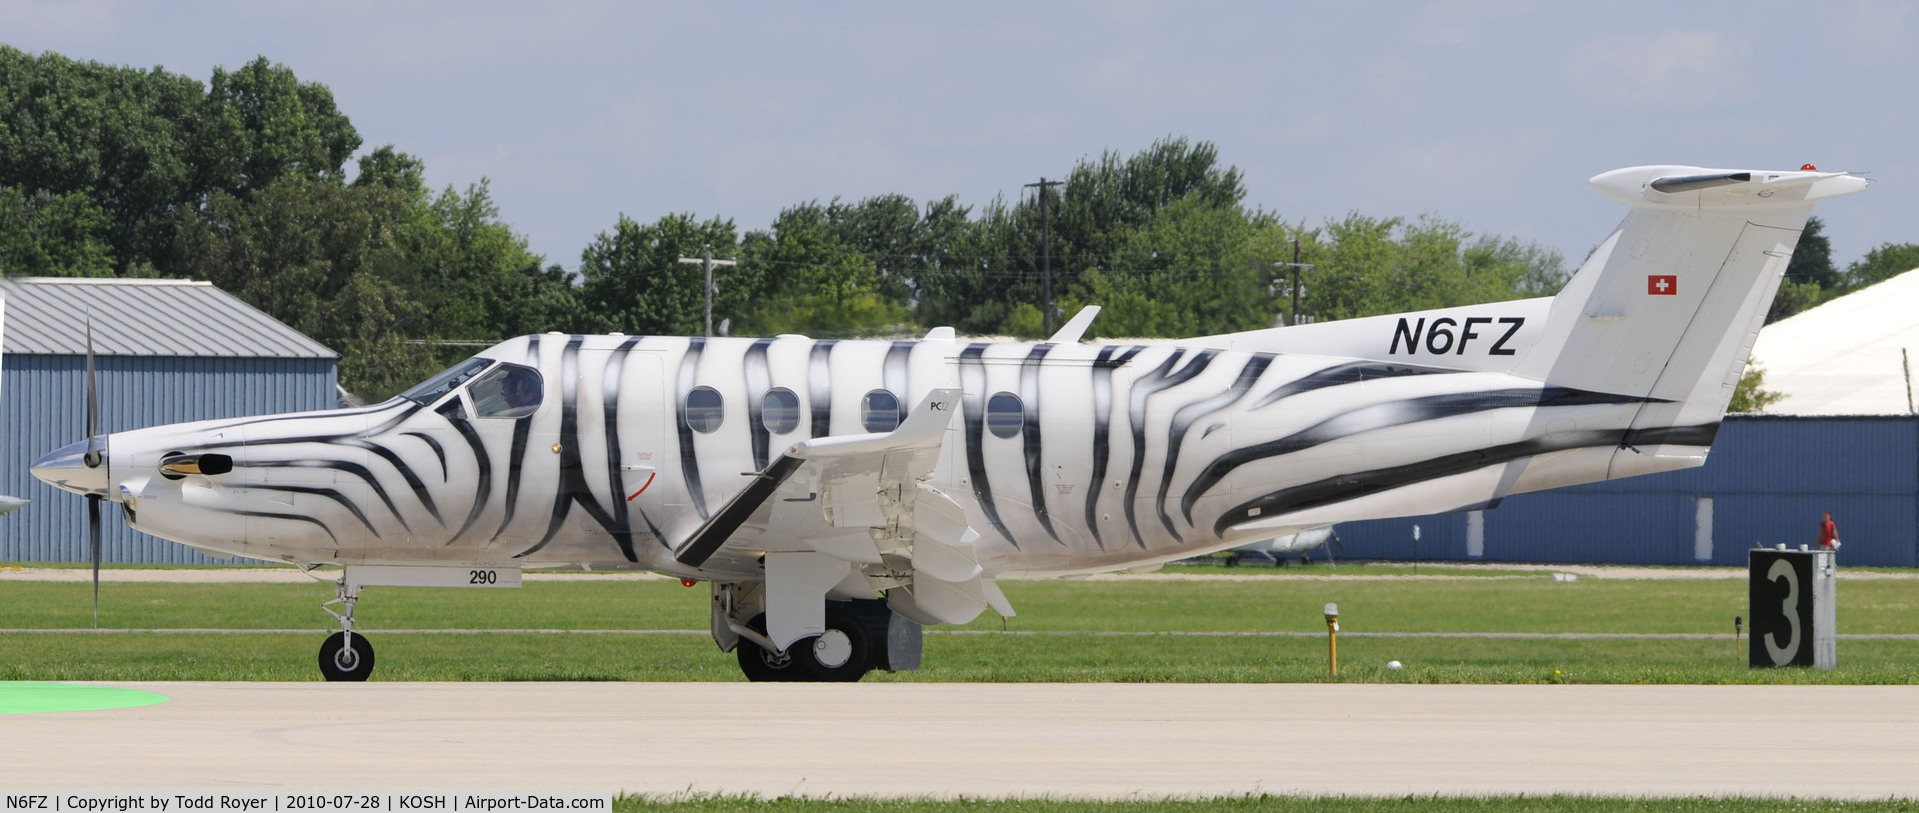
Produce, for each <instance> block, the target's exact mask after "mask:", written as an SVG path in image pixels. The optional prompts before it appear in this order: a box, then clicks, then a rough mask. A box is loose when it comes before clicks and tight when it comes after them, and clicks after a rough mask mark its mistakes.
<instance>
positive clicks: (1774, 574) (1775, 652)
mask: <svg viewBox="0 0 1919 813" xmlns="http://www.w3.org/2000/svg"><path fill="white" fill-rule="evenodd" d="M1781 580H1783V581H1785V583H1786V598H1785V600H1784V601H1781V602H1780V605H1779V609H1780V610H1781V611H1782V612H1784V613H1785V614H1786V625H1787V627H1789V628H1790V630H1791V635H1790V636H1789V637H1787V639H1786V645H1785V646H1776V645H1774V644H1773V642H1772V641H1773V638H1774V637H1776V636H1778V634H1779V633H1777V632H1774V633H1771V634H1768V635H1767V636H1766V654H1767V655H1769V656H1771V657H1772V662H1773V664H1774V665H1776V666H1784V665H1786V664H1788V663H1791V662H1792V657H1793V655H1796V654H1798V652H1799V572H1798V571H1796V570H1793V567H1792V563H1791V562H1788V561H1786V560H1784V559H1774V560H1773V561H1772V567H1769V568H1767V569H1766V581H1769V582H1776V581H1781Z"/></svg>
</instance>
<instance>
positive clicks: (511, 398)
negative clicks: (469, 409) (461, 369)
mask: <svg viewBox="0 0 1919 813" xmlns="http://www.w3.org/2000/svg"><path fill="white" fill-rule="evenodd" d="M544 389H545V388H544V387H543V386H542V384H541V381H540V373H539V371H538V370H535V369H533V368H531V367H522V366H520V365H518V364H502V365H500V366H498V367H495V368H493V369H492V370H489V371H487V373H486V375H483V376H480V377H479V378H476V379H473V383H472V384H471V385H469V386H468V387H467V396H468V397H470V398H472V399H473V414H474V415H475V416H478V417H481V418H524V417H526V416H528V415H531V414H533V413H534V411H535V410H538V409H539V408H540V399H541V397H542V395H543V390H544Z"/></svg>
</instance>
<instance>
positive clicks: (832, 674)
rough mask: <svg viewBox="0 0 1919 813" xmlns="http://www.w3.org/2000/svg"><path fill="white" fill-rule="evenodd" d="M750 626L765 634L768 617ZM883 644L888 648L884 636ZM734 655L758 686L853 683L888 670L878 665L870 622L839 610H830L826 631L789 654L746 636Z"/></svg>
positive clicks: (790, 649) (755, 619)
mask: <svg viewBox="0 0 1919 813" xmlns="http://www.w3.org/2000/svg"><path fill="white" fill-rule="evenodd" d="M848 603H850V602H848ZM747 627H748V628H750V629H752V630H753V631H754V632H757V633H760V634H761V635H765V634H766V615H765V614H761V615H757V616H754V617H753V620H752V621H751V622H748V623H747ZM881 641H882V646H884V633H882V635H881ZM881 651H882V652H883V651H884V650H883V649H882V650H881ZM733 654H735V655H737V656H738V657H739V660H740V672H742V673H743V674H745V675H746V679H747V680H750V681H753V682H755V683H767V682H774V681H810V682H818V683H852V682H854V681H857V680H859V679H860V678H862V677H865V676H866V673H867V672H868V671H869V670H871V669H874V668H876V667H877V668H885V667H886V664H884V663H879V664H875V663H874V658H873V654H874V644H873V634H872V631H871V630H869V629H867V626H866V622H864V621H862V620H861V619H860V617H859V616H857V615H854V614H853V612H852V611H850V610H846V609H841V608H838V607H834V608H831V609H828V610H827V611H826V631H825V632H822V633H820V634H819V635H815V636H813V637H811V638H803V639H801V640H799V641H798V642H796V643H794V644H793V645H792V646H789V647H787V648H786V651H785V652H775V651H772V650H769V649H767V648H766V647H764V646H761V645H760V644H757V643H754V642H753V641H751V640H748V639H746V638H744V637H742V638H741V639H740V642H739V644H738V645H737V646H736V647H734V649H733Z"/></svg>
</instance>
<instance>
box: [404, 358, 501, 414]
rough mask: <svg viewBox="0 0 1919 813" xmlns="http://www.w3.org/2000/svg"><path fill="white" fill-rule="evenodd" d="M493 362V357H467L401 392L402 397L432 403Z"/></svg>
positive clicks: (425, 403)
mask: <svg viewBox="0 0 1919 813" xmlns="http://www.w3.org/2000/svg"><path fill="white" fill-rule="evenodd" d="M492 363H493V360H492V359H479V358H474V359H467V360H466V361H462V362H460V363H459V364H455V365H453V366H451V367H448V368H446V369H445V370H442V371H441V372H440V374H439V375H436V376H434V377H432V378H429V379H427V380H425V381H422V382H420V383H418V384H415V385H413V388H412V389H409V390H407V391H406V392H403V393H400V397H402V398H409V399H412V400H414V401H418V402H419V403H420V404H422V405H427V404H431V403H433V402H434V401H438V400H440V398H441V397H442V396H445V395H446V394H447V393H449V392H452V391H453V388H454V387H458V386H460V385H461V384H463V383H465V382H466V380H467V379H469V378H472V377H474V376H476V375H479V373H480V371H481V370H484V369H486V367H487V365H489V364H492Z"/></svg>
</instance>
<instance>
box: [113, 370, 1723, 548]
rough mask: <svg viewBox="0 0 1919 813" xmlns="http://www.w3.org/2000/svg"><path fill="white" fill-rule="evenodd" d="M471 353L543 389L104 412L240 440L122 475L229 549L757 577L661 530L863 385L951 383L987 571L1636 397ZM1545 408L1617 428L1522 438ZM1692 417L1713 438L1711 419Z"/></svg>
mask: <svg viewBox="0 0 1919 813" xmlns="http://www.w3.org/2000/svg"><path fill="white" fill-rule="evenodd" d="M479 358H482V359H488V360H493V361H494V362H495V363H518V364H526V365H528V366H532V367H536V368H537V369H538V370H539V371H540V372H541V373H542V379H543V381H544V387H545V393H544V398H543V399H542V403H541V406H540V407H539V409H538V410H537V411H536V412H534V413H533V414H532V415H530V416H526V417H521V418H484V417H476V416H474V415H473V414H472V412H471V410H472V404H471V399H470V398H468V397H467V394H466V393H465V392H464V391H463V390H456V391H454V392H449V393H446V394H444V395H443V396H442V397H441V399H440V400H436V401H432V402H428V403H419V402H416V401H413V400H409V399H407V398H396V399H394V400H392V401H389V402H387V403H385V404H381V405H378V406H374V407H368V408H364V409H356V410H344V411H338V412H326V413H316V414H308V415H294V416H280V417H272V418H261V419H252V420H239V421H211V422H205V423H198V424H186V425H179V426H171V427H164V428H161V429H154V430H143V431H136V432H122V433H116V434H114V435H113V436H111V438H110V439H109V441H108V444H107V448H108V452H109V455H110V457H111V459H112V466H113V467H114V469H116V470H130V471H143V472H156V471H157V469H158V466H159V464H160V461H161V459H162V458H164V457H166V456H168V455H172V454H180V453H188V452H191V453H201V454H204V453H209V452H222V453H226V454H229V455H230V456H232V458H233V467H234V468H233V473H232V474H225V475H215V476H205V475H188V476H184V477H180V478H178V479H169V478H166V477H164V476H161V475H159V474H157V473H156V474H151V475H141V476H138V477H135V478H130V479H127V480H123V481H122V484H121V490H122V495H121V496H122V499H123V502H125V504H126V506H127V508H128V511H127V518H128V521H129V522H131V523H132V524H133V525H134V526H135V527H137V528H139V529H140V530H143V531H146V532H148V533H152V534H155V535H158V536H162V537H166V538H169V539H176V540H179V541H182V542H185V543H188V544H191V545H194V546H195V547H198V548H202V549H205V550H209V551H213V552H218V553H222V554H236V555H241V556H249V557H254V558H261V559H274V560H285V561H293V562H300V563H312V562H365V561H388V562H391V561H405V562H420V563H425V562H449V563H488V564H500V565H510V564H514V563H524V564H525V565H529V566H532V565H551V564H589V565H592V566H594V567H597V568H605V567H621V566H627V567H632V566H639V567H645V568H649V569H656V570H663V571H667V572H673V573H680V574H681V575H687V576H703V577H708V576H726V577H744V576H748V575H751V571H752V570H754V569H755V568H754V567H753V566H752V565H751V560H752V558H753V557H754V556H757V553H758V551H741V552H736V553H737V555H728V553H735V552H723V553H722V555H720V556H717V557H715V558H714V559H713V560H710V561H709V563H708V565H707V569H706V572H705V573H703V574H702V573H693V572H687V571H686V569H685V568H684V567H683V566H680V565H679V564H678V563H677V562H675V561H674V560H673V557H672V554H673V553H674V552H675V550H676V549H677V548H678V547H679V546H680V545H681V544H683V543H684V542H685V541H686V540H687V538H688V537H690V536H691V534H692V533H693V531H694V530H695V529H697V528H698V527H699V526H700V524H701V523H702V522H704V521H705V520H706V519H707V518H708V517H710V516H711V515H712V514H713V513H714V512H715V511H717V510H718V509H719V508H720V506H721V505H723V504H724V502H725V501H726V500H727V499H728V498H730V497H731V496H732V495H734V494H736V493H738V491H739V490H740V489H741V488H742V487H744V486H745V484H746V483H747V482H748V481H749V480H750V479H751V476H752V475H753V474H755V473H757V472H759V471H760V470H762V469H764V468H766V466H767V464H768V462H769V455H770V454H772V452H771V451H769V450H773V449H777V448H779V447H781V446H783V445H786V444H790V443H792V442H793V441H796V440H802V439H806V438H809V437H815V436H834V435H849V434H861V433H865V432H866V431H867V427H866V426H864V425H863V422H862V417H863V416H862V409H861V406H862V401H863V400H865V398H866V396H867V394H868V393H871V392H873V391H875V390H880V391H885V392H888V393H889V394H891V395H893V396H894V398H896V399H897V401H898V403H900V404H912V403H915V402H917V401H918V400H919V399H921V398H922V397H923V396H924V395H925V394H926V392H927V391H929V390H931V389H933V388H935V387H952V386H958V387H960V388H961V390H962V392H963V393H964V394H963V396H962V404H963V407H962V411H961V415H960V417H959V418H958V419H957V420H955V421H953V424H952V426H950V427H949V429H948V433H947V440H946V442H945V443H944V444H943V446H942V454H941V459H940V464H939V466H938V468H937V469H936V471H935V474H934V476H933V478H932V479H931V481H930V482H931V484H932V485H934V486H935V487H937V488H939V489H940V490H941V491H943V492H945V493H947V494H949V495H956V496H958V497H959V498H960V502H961V503H962V504H963V505H964V507H965V508H966V509H967V515H968V519H969V524H970V525H972V526H973V527H974V528H975V529H977V530H978V531H979V532H980V534H981V539H980V541H979V542H978V543H977V547H978V549H979V558H980V561H981V564H982V566H983V567H984V568H985V569H986V571H987V573H988V574H997V573H1002V572H1007V571H1033V570H1037V571H1059V572H1069V571H1080V570H1100V569H1111V568H1117V567H1126V566H1131V565H1137V564H1139V563H1142V562H1148V561H1156V560H1164V559H1167V558H1169V557H1179V556H1189V555H1192V554H1193V553H1195V552H1201V551H1209V550H1216V549H1219V548H1222V547H1228V546H1231V545H1233V544H1238V543H1241V542H1245V541H1248V540H1252V539H1258V538H1264V537H1267V536H1272V535H1274V534H1275V533H1276V532H1278V530H1283V529H1285V528H1289V527H1293V528H1296V527H1311V526H1313V525H1318V524H1324V523H1323V521H1322V518H1321V517H1320V516H1319V515H1318V513H1316V512H1315V509H1324V508H1327V507H1329V506H1337V505H1340V504H1344V503H1348V502H1351V501H1352V500H1355V499H1357V498H1361V497H1366V496H1369V495H1374V494H1379V493H1381V492H1383V491H1387V490H1393V489H1398V488H1402V487H1405V486H1408V485H1412V484H1415V483H1424V482H1428V481H1435V482H1441V483H1444V482H1446V481H1447V480H1453V479H1456V480H1460V481H1461V482H1460V483H1459V484H1458V485H1456V486H1453V487H1443V488H1439V489H1429V490H1432V491H1433V493H1434V495H1433V496H1432V497H1430V498H1424V499H1421V498H1414V499H1413V500H1411V501H1410V502H1405V503H1402V504H1403V505H1404V509H1405V510H1411V511H1413V512H1421V511H1425V510H1447V509H1453V508H1461V507H1466V506H1470V505H1477V504H1480V503H1484V502H1486V501H1488V500H1491V499H1493V498H1495V497H1496V496H1497V495H1496V494H1495V493H1494V491H1493V485H1492V484H1491V483H1493V482H1496V481H1486V482H1481V481H1485V478H1484V477H1483V476H1481V477H1475V476H1474V475H1483V474H1484V473H1485V472H1487V471H1489V470H1498V471H1503V470H1504V468H1505V466H1506V464H1508V463H1510V462H1512V461H1515V460H1519V459H1522V458H1524V457H1527V456H1530V455H1534V454H1540V453H1546V452H1554V451H1560V450H1568V449H1570V450H1578V449H1599V450H1602V451H1603V452H1604V453H1605V454H1606V456H1608V457H1609V456H1610V454H1611V452H1612V451H1613V449H1614V448H1615V447H1616V446H1617V444H1618V440H1619V436H1620V433H1621V431H1623V427H1624V426H1625V425H1626V424H1627V423H1629V422H1630V420H1631V418H1632V416H1633V414H1634V413H1635V411H1636V409H1637V406H1638V404H1639V403H1640V400H1639V399H1632V398H1625V397H1619V396H1607V395H1600V394H1595V393H1584V392H1578V391H1571V390H1565V389H1563V388H1553V387H1542V386H1540V384H1539V383H1538V382H1534V381H1526V380H1523V379H1518V378H1515V377H1512V376H1509V375H1503V374H1496V373H1474V372H1454V371H1447V370H1441V369H1436V368H1430V367H1423V366H1416V365H1407V364H1394V363H1374V362H1355V361H1350V360H1334V359H1325V358H1318V357H1310V356H1292V355H1277V354H1270V353H1248V352H1243V351H1221V350H1210V349H1195V348H1189V347H1180V346H1175V345H1126V346H1092V345H1077V344H1074V345H1052V344H979V343H972V344H964V343H953V342H857V341H841V342H834V341H815V340H811V339H806V338H802V337H797V336H793V337H783V338H778V339H686V338H659V337H647V338H640V337H620V336H560V335H546V336H528V337H522V338H519V339H514V340H511V341H508V342H505V343H503V344H501V345H499V346H496V347H494V348H492V349H490V350H488V351H487V352H486V353H484V354H482V355H481V356H480V357H479ZM665 371H674V373H670V374H662V373H664V372H665ZM698 387H707V388H711V389H713V390H715V391H717V392H719V393H720V394H721V398H722V401H723V404H724V406H723V412H724V417H723V418H722V420H721V421H720V426H719V428H718V429H717V431H713V432H711V433H701V432H696V431H694V430H693V429H692V428H691V427H690V426H689V421H688V420H686V419H685V418H684V417H683V413H684V410H685V404H686V402H687V400H688V396H689V394H690V393H691V391H692V390H693V389H694V388H698ZM774 390H784V392H785V393H791V394H792V396H794V397H795V399H796V400H797V403H798V409H799V420H798V421H796V422H790V423H792V428H791V429H790V430H789V431H787V432H784V433H778V434H775V433H774V432H772V431H770V430H769V428H768V425H769V423H771V421H769V420H768V416H767V415H766V414H765V411H764V410H763V408H762V406H763V404H764V403H765V402H766V401H767V400H768V396H767V393H768V392H772V391H774ZM1000 394H1010V395H1012V396H1017V397H1018V398H1019V403H1020V404H1021V406H1020V409H1019V411H1018V412H1017V413H1013V417H1015V418H1017V426H1015V427H1013V431H1012V435H1011V436H1010V437H1000V436H999V435H998V434H996V433H995V432H993V431H991V430H989V429H988V428H987V426H986V424H987V415H986V403H987V402H988V401H989V400H991V399H992V398H994V397H995V396H996V395H997V396H1000V397H1001V398H1002V399H1003V400H1002V403H1006V402H1007V401H1005V400H1004V399H1005V396H1004V395H1000ZM776 397H783V395H782V396H776ZM449 413H453V414H454V416H453V417H449ZM1547 416H1550V417H1551V418H1552V419H1554V420H1558V419H1562V418H1563V419H1565V420H1571V421H1576V422H1578V423H1579V424H1580V425H1582V426H1583V425H1594V426H1600V425H1610V426H1612V427H1614V428H1613V429H1612V430H1611V431H1609V432H1607V431H1587V432H1581V433H1561V435H1560V436H1559V437H1557V438H1556V439H1553V440H1548V441H1542V440H1537V439H1528V437H1527V433H1526V428H1527V427H1528V426H1529V425H1531V424H1533V423H1535V422H1537V421H1540V420H1542V419H1545V418H1546V417H1547ZM608 427H615V428H616V431H608ZM776 428H777V425H776ZM1701 429H1702V430H1704V431H1702V432H1695V433H1693V438H1694V440H1693V442H1694V443H1695V444H1697V445H1704V443H1705V442H1707V441H1709V440H1710V427H1702V428H1701ZM1002 431H1004V430H1002ZM122 467H125V468H124V469H123V468H122ZM1302 515H1303V518H1300V519H1296V520H1295V519H1288V518H1289V517H1295V516H1302ZM1261 518H1272V519H1274V520H1278V521H1279V523H1280V524H1279V525H1278V526H1277V528H1278V530H1276V528H1275V526H1274V524H1273V523H1271V522H1264V523H1263V522H1260V521H1259V520H1260V519H1261ZM1236 526H1243V527H1239V529H1238V530H1235V528H1236ZM748 554H751V555H748Z"/></svg>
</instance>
